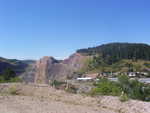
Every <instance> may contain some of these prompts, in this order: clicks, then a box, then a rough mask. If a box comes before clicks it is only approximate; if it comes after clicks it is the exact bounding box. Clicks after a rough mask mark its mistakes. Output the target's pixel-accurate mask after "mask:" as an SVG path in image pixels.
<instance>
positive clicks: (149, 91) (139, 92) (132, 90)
mask: <svg viewBox="0 0 150 113" xmlns="http://www.w3.org/2000/svg"><path fill="white" fill-rule="evenodd" d="M118 81H119V84H120V87H121V88H122V91H123V92H125V94H127V95H128V97H129V98H131V99H138V100H143V101H150V98H149V97H150V96H149V95H150V86H149V85H145V84H144V83H141V82H139V81H138V80H136V79H133V80H130V79H129V78H128V77H127V76H126V75H122V76H120V77H119V78H118Z"/></svg>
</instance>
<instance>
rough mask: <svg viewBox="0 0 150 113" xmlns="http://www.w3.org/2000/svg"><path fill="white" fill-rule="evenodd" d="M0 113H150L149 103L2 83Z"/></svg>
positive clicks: (46, 86) (46, 87)
mask: <svg viewBox="0 0 150 113" xmlns="http://www.w3.org/2000/svg"><path fill="white" fill-rule="evenodd" d="M0 91H1V96H0V113H150V109H149V108H150V103H148V102H140V101H133V100H130V101H128V102H125V103H121V102H120V101H119V99H118V98H117V97H111V96H104V97H96V98H94V97H88V96H85V95H75V94H70V93H66V92H65V91H61V90H56V89H54V88H52V87H50V86H48V85H44V84H43V85H37V84H28V85H25V84H1V85H0Z"/></svg>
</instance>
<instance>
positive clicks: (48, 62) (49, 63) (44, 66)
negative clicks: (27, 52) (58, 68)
mask: <svg viewBox="0 0 150 113" xmlns="http://www.w3.org/2000/svg"><path fill="white" fill-rule="evenodd" d="M54 63H57V60H55V59H54V58H52V57H48V56H46V57H44V58H42V59H40V60H39V61H37V63H36V73H35V82H36V83H43V84H44V83H48V81H49V80H48V79H49V69H51V68H52V67H53V65H54Z"/></svg>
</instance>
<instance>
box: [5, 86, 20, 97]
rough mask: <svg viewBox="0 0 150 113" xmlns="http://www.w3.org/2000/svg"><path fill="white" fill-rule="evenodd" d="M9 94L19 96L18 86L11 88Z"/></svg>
mask: <svg viewBox="0 0 150 113" xmlns="http://www.w3.org/2000/svg"><path fill="white" fill-rule="evenodd" d="M8 93H9V94H11V95H19V94H20V93H19V90H18V89H17V88H16V86H13V87H11V88H9V91H8Z"/></svg>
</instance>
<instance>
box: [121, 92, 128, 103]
mask: <svg viewBox="0 0 150 113" xmlns="http://www.w3.org/2000/svg"><path fill="white" fill-rule="evenodd" d="M119 100H120V101H121V102H126V101H128V100H129V98H128V95H127V94H125V93H122V95H121V96H120V98H119Z"/></svg>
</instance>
